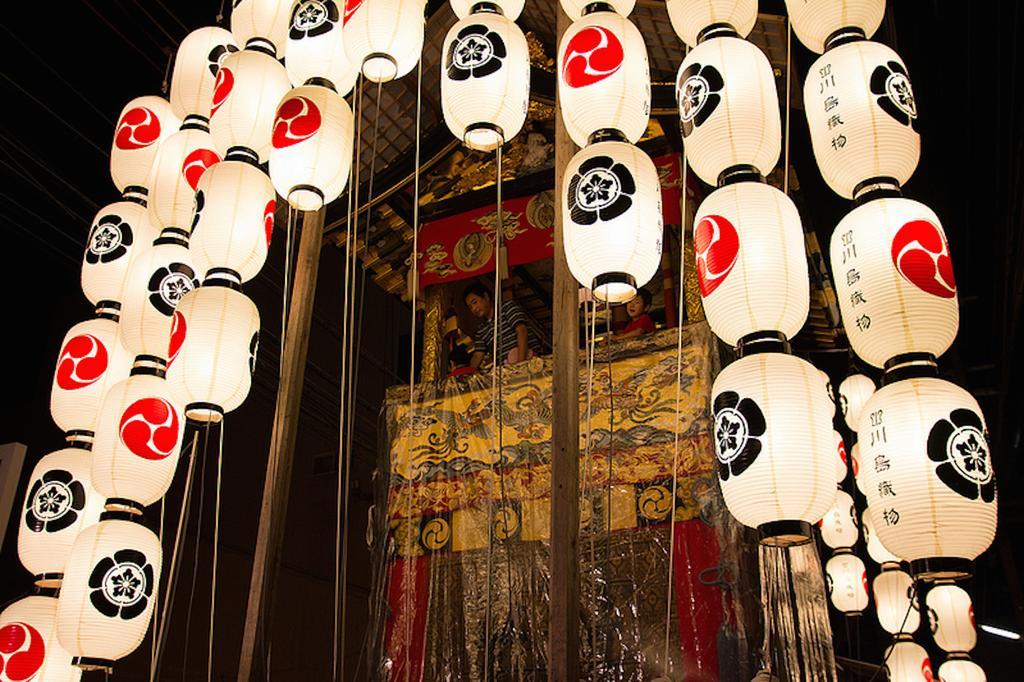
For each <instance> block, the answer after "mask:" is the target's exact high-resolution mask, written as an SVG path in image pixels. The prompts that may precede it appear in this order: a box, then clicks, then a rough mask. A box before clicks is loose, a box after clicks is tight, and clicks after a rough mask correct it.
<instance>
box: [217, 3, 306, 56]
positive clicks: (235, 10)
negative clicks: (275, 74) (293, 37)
mask: <svg viewBox="0 0 1024 682" xmlns="http://www.w3.org/2000/svg"><path fill="white" fill-rule="evenodd" d="M291 9H292V3H291V2H289V1H288V0H234V2H233V4H232V8H231V33H232V34H233V35H234V36H235V40H237V41H238V44H239V45H241V46H243V47H244V46H245V44H246V42H248V41H249V40H250V39H252V38H263V39H265V40H267V41H269V42H270V43H271V44H272V45H273V46H274V49H275V50H276V51H277V53H278V55H280V54H281V53H282V52H283V50H284V44H285V40H286V39H287V36H288V25H289V23H288V22H289V20H290V19H291Z"/></svg>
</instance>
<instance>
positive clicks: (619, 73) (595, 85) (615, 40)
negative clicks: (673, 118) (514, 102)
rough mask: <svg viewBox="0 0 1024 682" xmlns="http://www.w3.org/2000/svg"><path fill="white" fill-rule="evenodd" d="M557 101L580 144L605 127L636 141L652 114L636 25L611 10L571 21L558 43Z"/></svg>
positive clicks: (644, 56) (648, 80) (645, 63)
mask: <svg viewBox="0 0 1024 682" xmlns="http://www.w3.org/2000/svg"><path fill="white" fill-rule="evenodd" d="M558 99H559V101H560V102H561V108H562V120H563V121H564V122H565V128H566V130H567V131H568V133H569V137H571V138H572V140H573V142H575V143H576V144H577V145H579V146H580V147H585V146H586V145H587V144H588V142H589V140H590V136H591V135H593V134H594V133H595V132H597V131H599V130H604V129H614V130H618V131H620V132H621V133H622V134H623V135H625V136H626V139H627V140H629V141H630V142H633V143H635V142H637V141H638V140H639V139H640V138H641V136H643V134H644V132H645V131H646V130H647V122H648V120H649V119H650V115H651V73H650V65H649V64H648V61H647V46H646V45H644V38H643V36H642V35H640V31H639V29H637V27H636V26H634V25H633V23H632V22H631V21H630V20H629V19H626V18H625V17H624V16H620V15H618V14H616V13H614V12H607V11H599V12H594V13H592V14H588V15H586V16H585V17H583V18H582V19H579V20H578V21H575V22H573V24H572V25H571V26H570V27H569V28H568V29H566V31H565V34H563V35H562V39H561V41H560V42H559V45H558Z"/></svg>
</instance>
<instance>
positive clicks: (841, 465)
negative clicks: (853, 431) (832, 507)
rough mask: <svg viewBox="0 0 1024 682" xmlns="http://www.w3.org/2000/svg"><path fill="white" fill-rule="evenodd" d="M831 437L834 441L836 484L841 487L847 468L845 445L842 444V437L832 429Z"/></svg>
mask: <svg viewBox="0 0 1024 682" xmlns="http://www.w3.org/2000/svg"><path fill="white" fill-rule="evenodd" d="M832 436H833V438H834V439H835V441H836V484H837V485H842V483H843V481H845V480H846V470H847V466H848V465H847V463H846V460H847V456H846V443H844V442H843V437H842V436H841V435H840V434H839V432H838V431H836V430H835V429H832Z"/></svg>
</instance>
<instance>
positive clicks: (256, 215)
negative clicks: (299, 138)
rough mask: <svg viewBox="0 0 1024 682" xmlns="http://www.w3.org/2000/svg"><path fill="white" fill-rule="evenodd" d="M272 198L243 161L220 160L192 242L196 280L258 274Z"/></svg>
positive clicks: (207, 182) (205, 189)
mask: <svg viewBox="0 0 1024 682" xmlns="http://www.w3.org/2000/svg"><path fill="white" fill-rule="evenodd" d="M274 196H275V195H274V186H273V184H271V181H270V178H268V177H267V175H266V173H264V172H263V171H262V170H260V169H259V167H257V166H254V165H252V164H250V163H246V162H245V161H222V162H220V163H218V164H217V165H216V166H214V167H213V168H211V169H210V170H209V171H208V172H207V173H204V174H203V177H202V179H201V180H200V181H199V186H198V189H197V192H196V197H197V199H196V214H195V215H194V216H193V218H192V225H193V230H192V236H191V237H190V239H189V241H190V248H191V253H192V257H193V258H194V259H195V270H196V274H197V275H199V276H205V275H206V273H207V272H209V270H210V269H211V268H229V269H231V270H234V271H235V272H237V273H238V275H239V277H240V278H241V280H242V281H243V282H246V281H248V280H250V279H252V278H253V277H255V276H256V275H257V274H258V273H259V271H260V269H261V268H262V267H263V263H264V262H265V261H266V259H267V248H268V247H269V245H270V238H271V235H272V234H273V229H274V208H275V206H276V201H275V199H274ZM163 342H164V345H166V342H167V339H166V337H165V338H164V341H163Z"/></svg>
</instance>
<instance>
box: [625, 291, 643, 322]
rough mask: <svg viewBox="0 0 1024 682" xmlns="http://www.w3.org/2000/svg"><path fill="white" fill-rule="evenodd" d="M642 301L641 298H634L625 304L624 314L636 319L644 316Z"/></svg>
mask: <svg viewBox="0 0 1024 682" xmlns="http://www.w3.org/2000/svg"><path fill="white" fill-rule="evenodd" d="M646 307H647V306H646V305H644V299H643V297H641V296H634V297H633V298H631V299H630V300H629V302H628V303H626V314H627V315H629V316H630V317H631V318H633V319H636V318H638V317H640V316H641V315H643V314H644V308H646Z"/></svg>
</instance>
